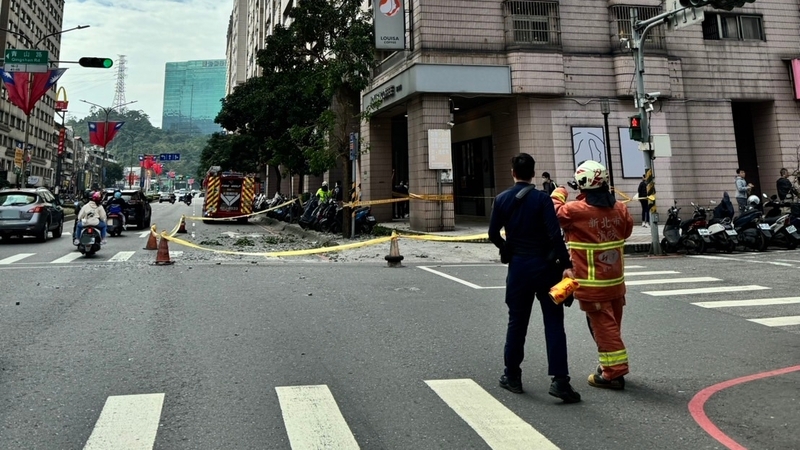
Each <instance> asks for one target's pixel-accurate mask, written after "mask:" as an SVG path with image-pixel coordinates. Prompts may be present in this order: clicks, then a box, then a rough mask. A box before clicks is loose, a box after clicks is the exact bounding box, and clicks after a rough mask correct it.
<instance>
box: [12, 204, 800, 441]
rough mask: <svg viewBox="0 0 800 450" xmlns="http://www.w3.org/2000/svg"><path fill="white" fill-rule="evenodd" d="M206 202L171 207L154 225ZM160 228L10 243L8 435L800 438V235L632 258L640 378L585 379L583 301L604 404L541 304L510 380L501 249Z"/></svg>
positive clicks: (629, 324) (631, 302) (631, 330)
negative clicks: (414, 253)
mask: <svg viewBox="0 0 800 450" xmlns="http://www.w3.org/2000/svg"><path fill="white" fill-rule="evenodd" d="M198 209H199V208H198V207H197V205H193V206H192V207H188V206H185V205H182V204H175V205H170V204H161V205H159V204H153V211H154V219H153V221H154V222H155V223H157V224H158V228H159V229H168V230H169V229H172V227H173V226H174V225H175V224H176V223H177V221H178V220H179V217H180V215H181V214H187V215H190V214H196V213H197V210H198ZM193 211H194V212H193ZM70 226H71V224H70ZM206 227H209V228H208V229H207V228H206ZM213 227H217V228H214V229H213V231H211V232H214V233H221V232H223V231H218V229H224V228H223V227H224V226H220V225H215V226H210V225H203V224H202V223H197V224H196V225H194V226H191V225H190V232H191V231H194V232H196V233H198V234H202V233H204V232H210V231H208V230H209V229H210V228H213ZM257 228H258V227H255V226H254V227H253V229H257ZM145 240H146V238H145V237H141V232H140V231H129V232H126V233H125V234H123V237H121V238H109V244H108V245H106V246H105V247H104V248H103V249H102V250H101V251H100V253H98V255H97V257H96V258H93V259H84V258H77V259H73V260H70V261H67V260H66V259H64V255H67V254H70V253H75V252H74V247H72V245H71V243H70V242H69V236H67V235H64V237H62V238H61V239H58V240H51V241H49V242H47V243H44V244H39V243H35V242H33V241H28V240H25V241H22V242H20V241H17V240H12V241H6V242H3V243H0V286H2V293H3V295H2V299H0V392H2V394H1V395H0V448H4V449H80V448H108V449H119V448H125V449H138V448H157V449H293V450H298V449H305V448H333V449H353V448H361V449H370V450H371V449H485V448H497V449H500V448H508V449H528V448H562V449H585V448H597V447H602V448H607V449H640V448H648V449H654V450H655V449H670V450H672V449H676V448H680V449H720V448H726V445H725V444H723V443H721V442H720V441H719V440H718V439H722V440H725V439H730V442H728V444H727V445H728V447H727V448H736V447H735V446H733V444H731V442H734V443H738V445H741V448H749V449H795V448H800V437H798V434H797V433H796V431H795V430H797V429H798V427H800V418H798V414H797V410H798V409H797V405H798V400H799V399H798V397H800V390H798V388H797V386H800V325H798V324H793V323H795V322H796V320H797V316H800V303H798V301H800V298H798V297H797V289H796V286H797V276H796V273H797V269H798V268H800V251H794V252H785V251H771V252H767V253H742V254H733V255H709V256H706V257H667V258H646V257H636V258H633V257H631V258H627V259H626V264H627V279H628V281H629V283H630V285H629V288H628V291H629V292H628V297H627V298H628V306H627V308H626V311H625V314H626V315H625V319H624V327H623V332H624V339H625V341H626V344H627V347H628V350H629V353H630V358H631V370H632V373H631V374H630V375H629V376H628V377H626V378H627V387H626V390H625V391H621V392H612V391H603V390H597V389H595V388H591V387H589V386H588V385H587V384H586V381H585V380H586V377H587V376H588V374H589V373H591V371H592V370H593V369H594V366H595V364H596V353H595V347H594V344H593V342H592V341H591V337H590V336H589V333H588V331H587V329H586V324H585V319H584V317H583V315H582V314H581V312H580V311H579V310H578V309H577V308H576V307H573V308H571V309H568V310H567V333H568V338H569V345H570V366H571V369H572V371H573V384H574V386H575V387H576V389H577V390H578V391H579V392H581V394H582V395H583V400H584V401H583V402H582V403H579V404H574V405H564V404H561V403H560V401H558V400H557V399H554V398H552V397H550V396H548V395H547V388H548V385H549V379H548V377H547V374H546V363H545V350H544V345H543V333H542V327H541V318H540V313H539V312H538V308H535V309H534V311H535V312H534V317H533V319H532V324H531V327H530V330H529V335H528V345H527V348H526V360H525V362H524V363H523V381H524V383H525V389H526V393H525V394H524V395H514V394H511V393H509V392H507V391H505V390H502V389H500V388H499V387H498V386H497V378H498V377H499V375H500V374H501V371H502V348H503V339H504V335H505V322H506V319H507V317H506V310H505V306H504V304H503V293H504V291H503V289H502V285H503V280H504V276H505V267H504V266H502V265H500V264H497V263H491V262H487V261H482V262H481V263H480V264H472V263H471V261H464V262H463V263H461V264H430V265H425V264H407V265H406V266H405V267H402V268H396V269H391V268H388V267H386V263H385V261H383V258H382V256H381V257H380V258H375V259H374V260H372V261H363V262H359V263H341V264H320V261H321V260H320V259H319V258H317V259H316V260H315V262H311V259H309V258H289V259H281V260H266V259H264V258H259V257H256V256H254V257H241V258H239V257H236V256H230V255H219V254H211V255H208V254H206V253H202V254H201V253H200V252H196V251H194V250H192V249H183V248H181V249H180V250H175V248H176V247H175V246H172V247H171V255H172V258H173V259H174V260H175V264H174V265H171V266H154V265H152V264H151V263H152V261H153V260H154V253H155V252H153V251H145V250H142V247H143V246H144V244H145ZM178 251H182V252H183V253H177V252H178ZM381 253H384V252H381ZM23 254H27V255H28V256H25V257H22V258H20V257H19V255H23ZM114 258H116V259H114ZM56 261H61V262H56ZM287 261H288V262H287ZM710 288H715V289H716V291H717V292H707V290H708V289H710ZM698 290H699V291H698ZM668 291H671V292H668ZM723 301H724V302H732V301H740V303H717V302H723ZM17 302H19V304H17ZM742 302H744V303H742ZM780 369H785V370H783V371H780ZM741 377H750V378H744V379H742V378H741ZM720 383H723V384H720ZM709 389H710V390H709ZM693 399H694V400H693ZM692 411H694V415H695V416H696V417H693V414H692ZM701 425H702V426H701ZM714 426H716V427H717V430H718V431H714V430H713V429H712V428H711V427H714ZM704 427H705V429H704ZM706 429H708V430H710V432H708V431H706ZM726 442H727V441H726Z"/></svg>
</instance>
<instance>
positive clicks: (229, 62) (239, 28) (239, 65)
mask: <svg viewBox="0 0 800 450" xmlns="http://www.w3.org/2000/svg"><path fill="white" fill-rule="evenodd" d="M247 2H248V0H233V11H232V12H231V16H230V19H229V20H228V34H227V38H228V39H227V45H226V46H225V60H226V66H227V68H228V70H227V73H226V79H225V95H228V94H230V93H231V92H233V89H234V88H235V87H236V86H238V85H240V84H242V83H244V81H245V80H247V76H246V74H247V40H246V39H245V38H246V36H247V21H248V15H247Z"/></svg>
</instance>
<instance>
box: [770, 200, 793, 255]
mask: <svg viewBox="0 0 800 450" xmlns="http://www.w3.org/2000/svg"><path fill="white" fill-rule="evenodd" d="M763 196H764V198H765V199H766V200H767V202H766V203H764V208H765V209H767V208H769V210H768V211H766V212H765V214H764V218H763V222H764V223H766V224H769V225H770V230H771V231H772V239H771V240H770V242H769V244H768V245H774V246H778V247H783V248H787V249H789V250H794V249H796V248H797V244H798V243H800V233H798V232H797V227H796V226H795V225H792V216H791V213H787V214H784V213H783V211H782V209H781V208H783V207H791V203H780V202H779V201H778V196H777V195H773V196H772V197H770V198H768V199H767V194H763Z"/></svg>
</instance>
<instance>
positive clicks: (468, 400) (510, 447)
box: [425, 379, 558, 450]
mask: <svg viewBox="0 0 800 450" xmlns="http://www.w3.org/2000/svg"><path fill="white" fill-rule="evenodd" d="M425 383H426V384H427V385H428V386H429V387H430V388H431V389H433V391H434V392H436V394H437V395H439V397H440V398H441V399H442V400H444V402H445V403H447V406H449V407H450V408H452V409H453V411H455V412H456V414H458V415H459V417H461V418H462V419H463V420H464V421H465V422H466V423H467V424H468V425H469V426H470V427H472V429H473V430H475V432H477V433H478V435H479V436H480V437H481V438H483V440H484V441H485V442H486V443H487V444H488V445H489V447H491V448H492V449H495V450H517V449H523V448H525V449H536V450H558V447H556V445H555V444H553V443H552V442H550V440H549V439H547V438H546V437H544V436H543V435H542V434H541V433H539V432H538V431H536V429H535V428H533V427H532V426H531V425H530V424H528V423H527V422H525V421H524V420H522V419H521V418H520V417H519V416H517V415H516V414H514V413H513V412H512V411H511V410H510V409H508V408H506V407H505V406H503V404H502V403H500V402H499V401H498V400H497V399H495V398H494V397H492V396H491V394H489V393H488V392H486V391H485V390H484V389H483V388H482V387H480V386H478V384H477V383H475V381H473V380H470V379H460V380H425Z"/></svg>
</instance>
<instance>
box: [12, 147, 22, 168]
mask: <svg viewBox="0 0 800 450" xmlns="http://www.w3.org/2000/svg"><path fill="white" fill-rule="evenodd" d="M22 154H23V151H22V150H20V149H17V151H16V152H14V165H15V166H17V167H22Z"/></svg>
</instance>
